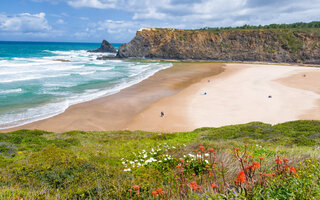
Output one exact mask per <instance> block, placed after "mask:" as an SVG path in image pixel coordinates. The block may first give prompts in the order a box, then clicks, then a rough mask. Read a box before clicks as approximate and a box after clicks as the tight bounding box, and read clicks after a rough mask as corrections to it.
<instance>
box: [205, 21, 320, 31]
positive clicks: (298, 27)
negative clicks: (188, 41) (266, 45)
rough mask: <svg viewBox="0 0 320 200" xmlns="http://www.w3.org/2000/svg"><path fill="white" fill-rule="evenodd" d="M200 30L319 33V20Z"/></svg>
mask: <svg viewBox="0 0 320 200" xmlns="http://www.w3.org/2000/svg"><path fill="white" fill-rule="evenodd" d="M199 30H201V31H210V32H223V31H232V30H291V31H296V32H302V33H320V21H313V22H309V23H304V22H298V23H293V24H270V25H264V26H262V25H259V26H252V25H247V24H246V25H243V26H237V27H215V28H211V27H205V28H201V29H199Z"/></svg>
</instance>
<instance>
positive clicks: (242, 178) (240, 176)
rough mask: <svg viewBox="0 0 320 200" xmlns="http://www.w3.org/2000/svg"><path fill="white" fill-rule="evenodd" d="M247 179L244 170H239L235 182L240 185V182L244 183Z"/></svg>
mask: <svg viewBox="0 0 320 200" xmlns="http://www.w3.org/2000/svg"><path fill="white" fill-rule="evenodd" d="M246 181H247V179H246V175H245V173H244V171H240V172H239V174H238V175H237V181H236V183H237V184H238V185H240V183H245V182H246Z"/></svg>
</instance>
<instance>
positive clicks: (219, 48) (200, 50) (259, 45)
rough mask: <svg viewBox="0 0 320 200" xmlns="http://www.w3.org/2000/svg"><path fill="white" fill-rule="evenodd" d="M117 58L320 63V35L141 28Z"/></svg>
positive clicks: (274, 31)
mask: <svg viewBox="0 0 320 200" xmlns="http://www.w3.org/2000/svg"><path fill="white" fill-rule="evenodd" d="M117 57H118V58H139V59H140V58H145V59H181V60H186V59H195V60H219V61H263V62H284V63H308V64H320V34H315V33H303V32H294V31H291V30H231V31H226V32H210V31H203V30H179V29H142V30H140V31H138V32H137V34H136V37H135V38H134V39H133V40H131V41H130V42H129V43H127V44H123V45H122V46H121V47H120V48H119V50H118V54H117Z"/></svg>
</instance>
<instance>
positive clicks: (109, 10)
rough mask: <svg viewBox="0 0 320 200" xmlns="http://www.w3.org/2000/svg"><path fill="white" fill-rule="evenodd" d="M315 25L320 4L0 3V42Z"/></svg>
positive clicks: (314, 0)
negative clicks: (158, 30) (246, 26)
mask: <svg viewBox="0 0 320 200" xmlns="http://www.w3.org/2000/svg"><path fill="white" fill-rule="evenodd" d="M311 21H320V0H198V1H196V0H0V41H53V42H58V41H61V42H101V41H102V40H103V39H106V40H108V41H109V42H112V43H124V42H129V41H130V40H131V39H132V38H133V37H134V36H135V34H136V31H137V30H139V29H140V28H182V29H195V28H202V27H225V26H241V25H244V24H249V25H266V24H272V23H294V22H311Z"/></svg>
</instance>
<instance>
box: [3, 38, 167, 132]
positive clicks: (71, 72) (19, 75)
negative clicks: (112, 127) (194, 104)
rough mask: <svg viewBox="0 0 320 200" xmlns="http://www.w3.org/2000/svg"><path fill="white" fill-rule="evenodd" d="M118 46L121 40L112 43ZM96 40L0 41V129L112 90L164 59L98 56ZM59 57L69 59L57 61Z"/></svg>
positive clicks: (145, 73) (137, 79) (157, 67)
mask: <svg viewBox="0 0 320 200" xmlns="http://www.w3.org/2000/svg"><path fill="white" fill-rule="evenodd" d="M113 45H114V46H115V47H116V48H118V47H119V46H120V45H121V44H113ZM99 46H100V44H99V43H53V42H52V43H51V42H50V43H49V42H0V129H4V128H9V127H14V126H18V125H22V124H25V123H29V122H33V121H37V120H40V119H45V118H48V117H51V116H54V115H57V114H59V113H62V112H64V111H65V109H67V108H68V107H69V106H70V105H73V104H76V103H81V102H84V101H89V100H92V99H95V98H98V97H101V96H105V95H110V94H114V93H116V92H118V91H120V90H121V89H123V88H126V87H129V86H131V85H133V84H136V83H138V82H140V81H142V80H144V79H146V78H148V77H149V76H151V75H153V74H154V73H155V72H157V71H159V70H161V69H165V68H168V67H170V66H171V64H169V63H153V62H152V63H151V62H150V63H146V62H143V63H141V62H128V61H120V60H106V61H102V60H97V59H96V58H97V57H98V56H101V55H106V54H108V53H104V54H103V53H89V52H87V50H89V49H97V48H98V47H99ZM59 59H63V60H67V61H70V62H62V61H59Z"/></svg>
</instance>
